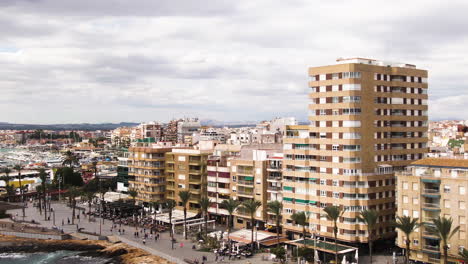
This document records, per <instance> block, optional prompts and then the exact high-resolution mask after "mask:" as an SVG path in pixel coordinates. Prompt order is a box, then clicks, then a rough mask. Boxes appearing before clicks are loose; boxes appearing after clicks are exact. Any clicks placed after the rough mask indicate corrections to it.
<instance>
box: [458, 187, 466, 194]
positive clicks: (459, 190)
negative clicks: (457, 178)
mask: <svg viewBox="0 0 468 264" xmlns="http://www.w3.org/2000/svg"><path fill="white" fill-rule="evenodd" d="M458 192H459V193H460V194H461V195H464V194H465V186H458Z"/></svg>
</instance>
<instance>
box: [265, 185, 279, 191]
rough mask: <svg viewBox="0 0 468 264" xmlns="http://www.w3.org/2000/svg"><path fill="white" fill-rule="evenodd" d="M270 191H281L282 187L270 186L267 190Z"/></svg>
mask: <svg viewBox="0 0 468 264" xmlns="http://www.w3.org/2000/svg"><path fill="white" fill-rule="evenodd" d="M267 190H268V191H275V192H277V191H281V187H278V186H268V188H267Z"/></svg>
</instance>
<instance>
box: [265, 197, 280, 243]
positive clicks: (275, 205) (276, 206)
mask: <svg viewBox="0 0 468 264" xmlns="http://www.w3.org/2000/svg"><path fill="white" fill-rule="evenodd" d="M267 206H268V212H270V213H272V214H274V215H275V220H276V238H277V244H276V245H277V247H279V243H280V235H279V233H280V222H281V213H282V212H283V204H282V203H281V202H280V201H278V200H275V201H271V202H269V203H268V205H267Z"/></svg>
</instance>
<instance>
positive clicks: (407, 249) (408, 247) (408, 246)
mask: <svg viewBox="0 0 468 264" xmlns="http://www.w3.org/2000/svg"><path fill="white" fill-rule="evenodd" d="M409 251H410V240H409V236H407V239H406V254H405V255H406V256H405V263H406V264H408V263H409Z"/></svg>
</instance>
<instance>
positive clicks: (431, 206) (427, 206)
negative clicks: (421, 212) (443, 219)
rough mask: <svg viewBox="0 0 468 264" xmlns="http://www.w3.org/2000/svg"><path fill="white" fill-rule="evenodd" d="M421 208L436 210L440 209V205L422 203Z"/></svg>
mask: <svg viewBox="0 0 468 264" xmlns="http://www.w3.org/2000/svg"><path fill="white" fill-rule="evenodd" d="M423 206H424V207H426V208H437V209H439V208H440V204H436V203H424V204H423Z"/></svg>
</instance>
